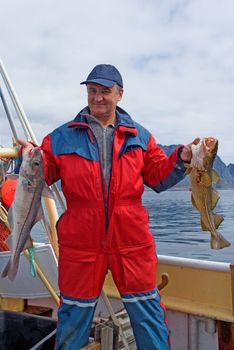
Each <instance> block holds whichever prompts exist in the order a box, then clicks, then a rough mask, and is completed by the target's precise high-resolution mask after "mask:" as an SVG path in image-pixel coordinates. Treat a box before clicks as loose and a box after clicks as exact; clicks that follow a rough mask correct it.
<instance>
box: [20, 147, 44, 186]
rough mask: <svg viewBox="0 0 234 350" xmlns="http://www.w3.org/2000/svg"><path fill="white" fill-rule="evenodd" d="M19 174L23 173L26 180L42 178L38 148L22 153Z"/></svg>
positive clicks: (42, 170) (42, 172) (41, 164)
mask: <svg viewBox="0 0 234 350" xmlns="http://www.w3.org/2000/svg"><path fill="white" fill-rule="evenodd" d="M21 168H22V169H21ZM20 172H23V173H24V175H26V177H28V178H34V179H35V178H43V175H44V166H43V159H42V154H41V150H40V148H39V147H34V148H30V149H28V150H26V152H24V155H23V162H22V165H21V167H20Z"/></svg>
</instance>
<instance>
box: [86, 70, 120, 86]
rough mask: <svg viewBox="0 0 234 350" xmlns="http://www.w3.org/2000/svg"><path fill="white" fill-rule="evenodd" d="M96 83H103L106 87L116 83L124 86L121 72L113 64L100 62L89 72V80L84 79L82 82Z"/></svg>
mask: <svg viewBox="0 0 234 350" xmlns="http://www.w3.org/2000/svg"><path fill="white" fill-rule="evenodd" d="M88 83H94V84H99V85H103V86H106V87H112V86H114V84H118V85H119V86H120V87H123V80H122V77H121V74H120V72H119V71H118V69H117V68H115V66H112V65H111V64H98V65H97V66H95V67H94V68H93V70H92V71H91V73H89V75H88V77H87V80H85V81H82V83H81V84H88Z"/></svg>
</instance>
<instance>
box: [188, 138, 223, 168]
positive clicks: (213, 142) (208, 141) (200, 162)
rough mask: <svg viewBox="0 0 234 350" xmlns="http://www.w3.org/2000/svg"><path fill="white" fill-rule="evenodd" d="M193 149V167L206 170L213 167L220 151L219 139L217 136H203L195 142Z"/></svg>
mask: <svg viewBox="0 0 234 350" xmlns="http://www.w3.org/2000/svg"><path fill="white" fill-rule="evenodd" d="M191 149H192V160H191V167H194V168H196V169H198V170H200V171H205V170H208V169H209V168H211V167H212V164H213V161H214V158H215V156H216V154H217V151H218V140H217V139H216V138H215V137H203V138H201V139H200V140H199V142H197V143H196V144H193V145H192V147H191Z"/></svg>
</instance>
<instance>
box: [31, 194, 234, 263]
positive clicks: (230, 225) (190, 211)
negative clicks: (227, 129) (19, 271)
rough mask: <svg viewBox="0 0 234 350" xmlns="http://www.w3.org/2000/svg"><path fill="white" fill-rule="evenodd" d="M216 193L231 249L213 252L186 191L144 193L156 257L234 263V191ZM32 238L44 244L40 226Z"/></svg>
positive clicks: (220, 230) (206, 233)
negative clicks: (164, 256) (166, 256)
mask: <svg viewBox="0 0 234 350" xmlns="http://www.w3.org/2000/svg"><path fill="white" fill-rule="evenodd" d="M219 193H220V199H219V202H218V204H217V206H216V208H215V209H214V212H218V213H219V214H221V215H222V216H223V217H224V221H223V222H222V223H221V225H220V227H219V229H218V231H219V232H220V233H221V234H222V235H223V236H224V237H225V238H226V239H227V240H229V241H230V242H231V246H230V247H228V248H224V249H220V250H213V249H211V248H210V233H209V232H203V231H201V226H200V216H199V213H198V211H197V210H196V209H195V208H193V206H192V203H191V193H190V191H189V190H170V191H166V192H162V193H159V194H158V193H155V192H154V191H152V190H146V191H145V192H144V195H143V205H144V206H145V207H146V208H147V209H148V212H149V222H150V229H151V232H152V234H153V236H154V238H155V242H156V250H157V254H161V255H170V256H177V257H185V258H193V259H204V260H212V261H222V262H234V190H220V191H219ZM77 215H79V213H78V214H77ZM33 238H34V239H35V240H36V241H40V242H45V241H47V239H46V236H45V234H44V233H43V229H42V227H41V225H40V224H37V225H36V227H34V229H33Z"/></svg>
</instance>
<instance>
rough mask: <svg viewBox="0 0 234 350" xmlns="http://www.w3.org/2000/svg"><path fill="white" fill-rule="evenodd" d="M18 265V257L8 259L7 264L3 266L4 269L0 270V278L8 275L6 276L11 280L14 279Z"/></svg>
mask: <svg viewBox="0 0 234 350" xmlns="http://www.w3.org/2000/svg"><path fill="white" fill-rule="evenodd" d="M18 267H19V259H16V260H12V259H9V261H8V263H7V265H6V266H5V268H4V270H3V271H2V275H1V276H2V278H4V277H6V276H8V278H9V279H10V280H11V281H13V280H14V279H15V276H16V274H17V271H18Z"/></svg>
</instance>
